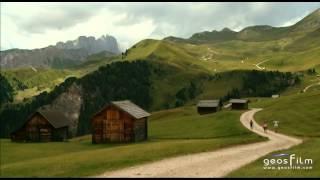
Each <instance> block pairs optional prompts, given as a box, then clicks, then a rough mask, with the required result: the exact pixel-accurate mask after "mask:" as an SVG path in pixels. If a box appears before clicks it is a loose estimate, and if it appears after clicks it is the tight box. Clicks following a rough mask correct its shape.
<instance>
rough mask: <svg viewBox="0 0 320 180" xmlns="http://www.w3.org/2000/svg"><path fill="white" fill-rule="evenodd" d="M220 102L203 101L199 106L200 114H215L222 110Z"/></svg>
mask: <svg viewBox="0 0 320 180" xmlns="http://www.w3.org/2000/svg"><path fill="white" fill-rule="evenodd" d="M220 105H221V104H220V100H201V101H199V102H198V104H197V111H198V113H199V114H208V113H215V112H217V111H219V110H220V109H221V106H220Z"/></svg>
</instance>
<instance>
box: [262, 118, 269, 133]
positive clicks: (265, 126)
mask: <svg viewBox="0 0 320 180" xmlns="http://www.w3.org/2000/svg"><path fill="white" fill-rule="evenodd" d="M267 129H268V124H267V122H266V121H265V122H264V123H263V131H264V132H265V133H266V132H267Z"/></svg>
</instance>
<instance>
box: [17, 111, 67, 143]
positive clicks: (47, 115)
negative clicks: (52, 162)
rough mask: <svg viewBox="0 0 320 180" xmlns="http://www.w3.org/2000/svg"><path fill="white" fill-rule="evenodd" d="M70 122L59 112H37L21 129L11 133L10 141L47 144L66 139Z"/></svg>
mask: <svg viewBox="0 0 320 180" xmlns="http://www.w3.org/2000/svg"><path fill="white" fill-rule="evenodd" d="M69 124H70V121H69V120H68V119H67V118H66V117H65V116H64V115H63V113H61V112H59V111H52V110H38V111H36V112H35V113H33V114H32V115H30V116H29V117H28V118H27V120H26V122H25V123H24V124H23V125H22V127H21V128H19V129H17V130H16V131H14V132H12V133H11V140H12V141H27V142H28V141H31V142H49V141H64V140H66V139H67V138H68V128H69Z"/></svg>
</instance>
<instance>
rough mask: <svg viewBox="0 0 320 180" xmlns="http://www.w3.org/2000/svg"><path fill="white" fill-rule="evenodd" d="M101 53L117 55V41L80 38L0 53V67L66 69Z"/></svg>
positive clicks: (110, 38)
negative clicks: (53, 44) (46, 45)
mask: <svg viewBox="0 0 320 180" xmlns="http://www.w3.org/2000/svg"><path fill="white" fill-rule="evenodd" d="M103 51H106V52H109V53H108V54H109V55H117V54H119V53H120V49H119V46H118V42H117V40H116V39H115V38H114V37H112V36H108V35H106V36H102V37H100V38H98V39H95V38H94V37H85V36H80V37H79V38H78V39H76V40H74V41H67V42H65V43H64V42H58V43H57V44H56V45H55V46H48V47H45V48H41V49H33V50H23V49H11V50H6V51H1V55H0V56H1V60H0V67H1V68H18V67H26V66H33V67H44V68H46V67H51V68H68V67H72V66H74V65H77V64H80V63H83V62H84V61H85V60H86V59H87V57H88V56H90V55H92V54H96V53H100V52H103Z"/></svg>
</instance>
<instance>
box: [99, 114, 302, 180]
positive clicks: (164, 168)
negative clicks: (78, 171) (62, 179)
mask: <svg viewBox="0 0 320 180" xmlns="http://www.w3.org/2000/svg"><path fill="white" fill-rule="evenodd" d="M260 110H262V109H252V110H249V111H247V112H245V113H243V114H242V115H241V117H240V121H241V123H242V124H243V125H244V126H245V127H246V128H248V129H250V127H249V121H250V119H252V120H253V115H254V114H255V113H256V112H258V111H260ZM250 130H251V129H250ZM252 131H253V132H255V133H257V134H259V135H261V136H265V137H268V138H269V140H268V141H264V142H258V143H253V144H247V145H237V146H233V147H229V148H223V149H220V150H216V151H212V152H203V153H197V154H191V155H184V156H178V157H173V158H167V159H164V160H161V161H156V162H152V163H147V164H142V165H137V166H133V167H129V168H125V169H120V170H116V171H111V172H110V171H109V172H105V173H103V174H101V175H99V176H97V177H223V176H225V175H227V174H228V173H230V172H232V171H234V170H236V169H238V168H240V167H242V166H244V165H246V164H248V163H250V162H253V161H255V160H257V159H258V158H260V157H262V156H264V155H266V154H268V153H270V152H273V151H277V150H282V149H288V148H290V147H292V146H294V145H297V144H300V143H301V142H302V140H300V139H296V138H293V137H289V136H286V135H283V134H278V133H274V132H272V131H268V132H267V133H264V132H263V129H262V127H261V126H259V125H258V124H257V123H255V122H254V128H253V130H252ZM261 166H262V163H261Z"/></svg>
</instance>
